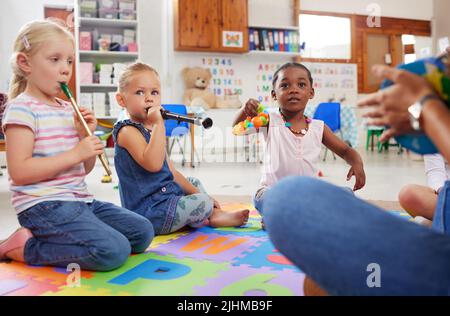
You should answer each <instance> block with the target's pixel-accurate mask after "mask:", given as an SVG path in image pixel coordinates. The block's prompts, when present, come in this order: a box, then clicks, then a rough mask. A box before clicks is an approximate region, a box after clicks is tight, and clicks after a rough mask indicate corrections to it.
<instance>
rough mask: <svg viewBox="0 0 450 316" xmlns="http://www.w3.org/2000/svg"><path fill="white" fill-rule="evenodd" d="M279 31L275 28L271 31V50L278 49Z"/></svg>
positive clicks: (277, 50)
mask: <svg viewBox="0 0 450 316" xmlns="http://www.w3.org/2000/svg"><path fill="white" fill-rule="evenodd" d="M278 35H279V33H278V31H277V30H274V31H273V50H274V51H276V52H279V51H280V39H279V36H278Z"/></svg>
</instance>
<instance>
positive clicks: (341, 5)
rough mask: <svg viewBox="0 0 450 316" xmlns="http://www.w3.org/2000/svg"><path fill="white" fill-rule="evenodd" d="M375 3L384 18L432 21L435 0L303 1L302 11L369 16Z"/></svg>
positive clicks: (443, 0) (446, 0) (444, 0)
mask: <svg viewBox="0 0 450 316" xmlns="http://www.w3.org/2000/svg"><path fill="white" fill-rule="evenodd" d="M441 1H442V2H448V0H441ZM374 3H375V4H378V5H379V7H380V9H381V16H384V17H393V18H403V19H417V20H431V18H432V16H433V0H395V1H393V0H377V1H374V0H340V1H338V0H302V1H301V9H302V10H310V11H325V12H336V13H348V14H361V15H368V14H369V12H370V11H368V10H367V7H368V5H370V4H374ZM446 12H448V11H446Z"/></svg>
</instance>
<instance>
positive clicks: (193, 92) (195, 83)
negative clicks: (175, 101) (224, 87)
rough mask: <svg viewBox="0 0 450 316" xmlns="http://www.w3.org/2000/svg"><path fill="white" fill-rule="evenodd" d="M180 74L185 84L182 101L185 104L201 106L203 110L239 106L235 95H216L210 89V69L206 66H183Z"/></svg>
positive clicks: (239, 102) (239, 103)
mask: <svg viewBox="0 0 450 316" xmlns="http://www.w3.org/2000/svg"><path fill="white" fill-rule="evenodd" d="M182 76H183V80H184V84H185V89H186V90H185V92H184V96H183V103H184V104H185V105H186V106H191V107H202V108H204V109H205V110H208V109H216V108H240V107H241V101H240V100H239V97H238V96H237V95H232V96H225V97H218V96H216V95H215V94H214V93H213V92H212V91H211V90H210V89H208V87H209V84H210V82H211V78H212V75H211V71H210V70H209V69H207V68H201V67H194V68H189V67H187V68H184V69H183V70H182Z"/></svg>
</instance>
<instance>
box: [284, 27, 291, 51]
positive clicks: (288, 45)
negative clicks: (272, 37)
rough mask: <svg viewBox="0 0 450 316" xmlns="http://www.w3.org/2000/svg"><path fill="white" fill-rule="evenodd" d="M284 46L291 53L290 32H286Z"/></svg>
mask: <svg viewBox="0 0 450 316" xmlns="http://www.w3.org/2000/svg"><path fill="white" fill-rule="evenodd" d="M284 46H285V51H286V52H290V51H291V43H290V39H289V31H284Z"/></svg>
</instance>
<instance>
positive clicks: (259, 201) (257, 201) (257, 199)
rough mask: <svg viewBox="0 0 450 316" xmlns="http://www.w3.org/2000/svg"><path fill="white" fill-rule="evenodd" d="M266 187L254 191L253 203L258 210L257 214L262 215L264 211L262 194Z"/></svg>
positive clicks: (264, 192) (263, 194)
mask: <svg viewBox="0 0 450 316" xmlns="http://www.w3.org/2000/svg"><path fill="white" fill-rule="evenodd" d="M268 190H269V189H268V188H260V189H258V191H256V193H255V196H254V197H253V205H254V206H255V209H256V210H257V211H258V212H259V214H261V215H263V213H264V209H263V206H264V196H265V195H266V192H267V191H268Z"/></svg>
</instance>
